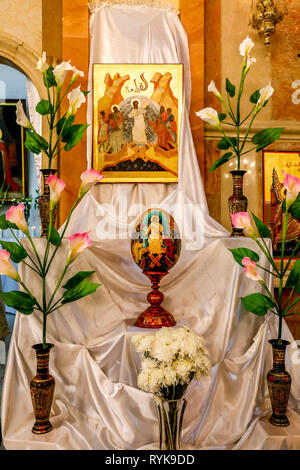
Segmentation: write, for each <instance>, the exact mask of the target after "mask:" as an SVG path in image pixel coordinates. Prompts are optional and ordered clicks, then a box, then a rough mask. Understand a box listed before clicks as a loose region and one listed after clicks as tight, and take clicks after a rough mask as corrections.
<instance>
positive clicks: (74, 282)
mask: <svg viewBox="0 0 300 470" xmlns="http://www.w3.org/2000/svg"><path fill="white" fill-rule="evenodd" d="M94 272H95V271H79V273H77V274H75V276H73V277H71V278H70V279H69V280H68V282H67V283H66V284H65V285H64V286H63V288H64V289H72V287H75V286H77V284H79V283H80V282H81V281H83V280H84V279H86V278H87V277H89V276H91V275H92V274H94Z"/></svg>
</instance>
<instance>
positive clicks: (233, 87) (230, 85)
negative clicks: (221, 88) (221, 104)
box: [226, 78, 235, 98]
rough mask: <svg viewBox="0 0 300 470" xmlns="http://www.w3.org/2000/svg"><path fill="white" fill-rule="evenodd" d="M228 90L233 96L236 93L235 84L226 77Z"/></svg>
mask: <svg viewBox="0 0 300 470" xmlns="http://www.w3.org/2000/svg"><path fill="white" fill-rule="evenodd" d="M226 91H227V92H228V93H229V96H230V97H231V98H233V97H234V95H235V86H234V85H233V84H232V83H231V82H230V80H229V79H228V78H226Z"/></svg>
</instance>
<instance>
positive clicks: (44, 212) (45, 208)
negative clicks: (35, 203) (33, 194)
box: [39, 169, 57, 238]
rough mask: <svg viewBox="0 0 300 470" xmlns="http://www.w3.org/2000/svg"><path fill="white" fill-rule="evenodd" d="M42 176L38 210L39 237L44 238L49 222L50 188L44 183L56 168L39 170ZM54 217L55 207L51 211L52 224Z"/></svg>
mask: <svg viewBox="0 0 300 470" xmlns="http://www.w3.org/2000/svg"><path fill="white" fill-rule="evenodd" d="M40 172H41V173H42V176H43V178H42V179H43V184H42V187H43V193H42V195H41V196H40V197H39V211H40V217H41V237H43V238H46V237H47V233H48V225H49V222H50V188H49V186H48V184H47V183H46V181H47V179H48V178H49V176H50V174H51V173H53V174H55V173H56V172H57V170H54V169H42V170H40ZM55 219H56V207H55V208H54V209H53V211H52V225H54V224H55Z"/></svg>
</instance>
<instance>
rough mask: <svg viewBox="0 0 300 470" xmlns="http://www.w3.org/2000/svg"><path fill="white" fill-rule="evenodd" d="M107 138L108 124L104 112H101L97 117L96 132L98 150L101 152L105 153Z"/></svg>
mask: <svg viewBox="0 0 300 470" xmlns="http://www.w3.org/2000/svg"><path fill="white" fill-rule="evenodd" d="M107 138H108V124H107V122H106V119H105V112H104V111H101V112H100V116H99V130H98V150H99V152H101V150H103V152H105V151H106V146H107Z"/></svg>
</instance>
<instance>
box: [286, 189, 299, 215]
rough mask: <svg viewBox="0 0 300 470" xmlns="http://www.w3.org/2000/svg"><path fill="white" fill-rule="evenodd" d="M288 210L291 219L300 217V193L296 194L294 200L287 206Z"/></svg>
mask: <svg viewBox="0 0 300 470" xmlns="http://www.w3.org/2000/svg"><path fill="white" fill-rule="evenodd" d="M289 212H290V214H291V216H292V217H293V219H296V220H298V219H300V193H299V194H298V196H297V199H296V201H294V202H293V204H292V205H291V207H290V208H289Z"/></svg>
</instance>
